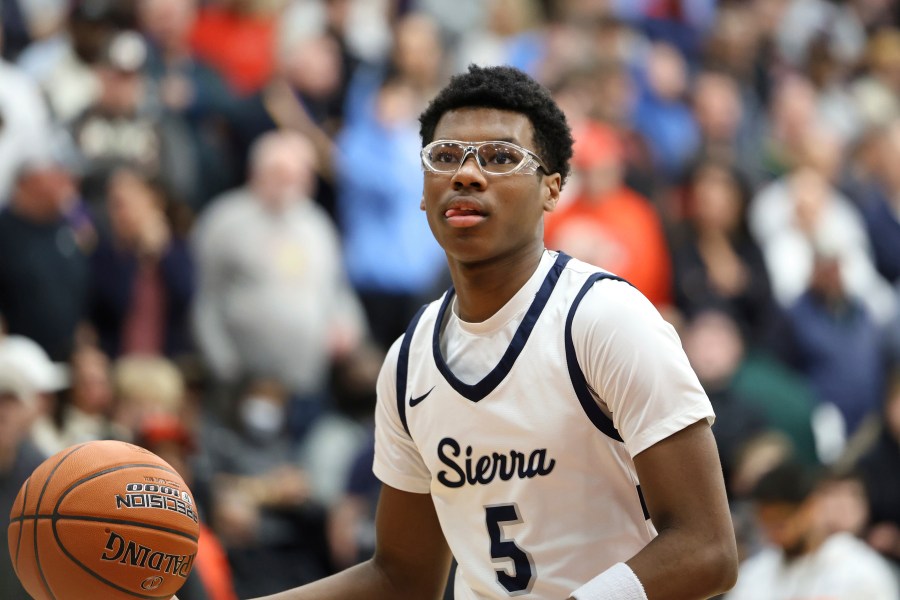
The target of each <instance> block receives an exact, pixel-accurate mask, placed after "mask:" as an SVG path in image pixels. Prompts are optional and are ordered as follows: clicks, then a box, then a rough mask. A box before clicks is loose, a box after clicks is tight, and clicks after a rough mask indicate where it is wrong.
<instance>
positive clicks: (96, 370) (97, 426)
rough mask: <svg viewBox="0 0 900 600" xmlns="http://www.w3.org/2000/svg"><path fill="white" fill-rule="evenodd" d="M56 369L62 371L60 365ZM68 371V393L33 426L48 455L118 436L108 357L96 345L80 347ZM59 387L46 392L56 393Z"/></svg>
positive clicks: (40, 444)
mask: <svg viewBox="0 0 900 600" xmlns="http://www.w3.org/2000/svg"><path fill="white" fill-rule="evenodd" d="M0 347H2V342H0ZM0 353H2V350H0ZM54 368H55V369H56V370H57V371H58V372H61V367H60V366H55V367H54ZM69 372H70V373H69V375H67V376H66V380H67V381H69V386H67V387H69V389H68V393H64V394H61V395H60V397H59V404H58V405H57V406H55V407H53V410H52V412H49V414H48V413H45V414H42V415H41V417H40V418H39V419H38V421H37V422H36V423H35V424H34V425H33V426H32V435H33V437H34V439H35V440H37V441H38V445H39V446H40V447H41V448H42V449H44V451H45V452H46V453H47V454H51V453H56V452H59V451H60V450H62V449H64V448H67V447H69V446H72V445H74V444H81V443H84V442H90V441H93V440H105V439H110V438H115V437H117V432H116V430H115V428H114V427H113V424H112V414H113V410H114V409H115V406H114V402H115V397H114V394H113V385H112V374H111V372H110V364H109V358H107V356H106V355H105V354H103V352H102V351H100V350H99V349H97V348H95V347H93V346H87V345H85V346H80V347H79V348H78V349H76V350H75V353H74V354H73V355H72V360H71V366H70V368H69ZM59 378H60V379H61V378H62V377H61V376H60V377H59ZM59 385H62V384H57V385H55V386H45V387H44V389H49V390H50V391H55V390H54V388H55V387H58V386H59Z"/></svg>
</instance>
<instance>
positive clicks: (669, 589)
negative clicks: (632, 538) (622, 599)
mask: <svg viewBox="0 0 900 600" xmlns="http://www.w3.org/2000/svg"><path fill="white" fill-rule="evenodd" d="M718 538H719V536H716V535H715V534H714V533H712V534H710V535H698V534H696V533H693V532H687V531H684V530H679V529H675V528H672V529H668V530H662V531H660V534H659V535H658V536H657V537H656V538H655V539H654V540H653V541H652V542H650V543H649V544H648V545H647V546H645V547H644V549H643V550H641V551H640V552H639V553H637V554H636V555H635V556H634V557H632V558H631V559H630V560H628V561H627V564H628V566H629V567H631V569H632V570H633V571H634V573H635V574H636V575H637V577H638V579H640V581H641V584H642V585H643V586H644V591H645V592H646V594H647V598H648V600H700V599H703V598H709V597H711V596H715V595H717V594H721V593H723V592H725V591H727V590H729V589H730V588H731V586H733V585H734V581H735V578H736V577H737V551H736V549H735V547H734V540H733V538H730V537H729V536H722V539H718Z"/></svg>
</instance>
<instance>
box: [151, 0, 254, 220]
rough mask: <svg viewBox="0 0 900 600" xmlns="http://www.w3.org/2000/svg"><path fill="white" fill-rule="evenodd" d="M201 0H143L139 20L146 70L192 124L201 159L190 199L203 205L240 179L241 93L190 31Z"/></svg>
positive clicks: (169, 106) (165, 99)
mask: <svg viewBox="0 0 900 600" xmlns="http://www.w3.org/2000/svg"><path fill="white" fill-rule="evenodd" d="M196 17H197V0H141V1H140V2H139V3H138V18H139V19H138V22H139V25H140V27H141V32H142V33H143V34H144V36H145V37H146V38H147V40H148V46H149V47H148V50H149V55H148V60H147V65H146V68H145V70H146V72H147V74H148V75H149V76H150V78H151V79H152V80H153V82H154V83H155V84H156V88H157V90H156V91H157V93H158V94H159V101H160V102H161V103H162V106H163V109H164V110H165V111H168V112H171V113H173V114H175V115H178V116H179V117H180V118H181V119H182V120H183V121H184V123H185V125H186V126H187V130H188V133H189V136H190V139H191V144H192V146H193V149H194V153H195V155H196V159H197V186H196V188H195V194H194V196H193V197H192V198H190V199H189V200H190V204H191V206H193V207H194V208H195V210H199V209H200V208H202V207H203V206H204V205H205V204H206V202H208V201H209V200H210V198H212V197H213V196H215V195H216V194H218V193H220V192H223V191H225V190H226V189H229V188H231V187H234V186H235V185H237V184H238V183H240V172H239V171H238V170H237V169H236V166H237V157H236V156H235V149H234V148H232V146H231V143H232V140H231V132H230V128H229V125H228V119H229V117H230V116H231V114H232V111H233V110H234V106H233V105H234V102H235V98H234V97H233V95H232V93H231V90H230V89H229V88H228V86H227V85H226V83H225V81H224V80H223V79H222V77H221V76H220V75H219V74H218V72H216V71H215V70H214V69H213V68H212V66H210V65H209V64H208V63H207V62H206V61H204V60H202V59H200V58H199V57H198V56H196V55H195V54H194V52H193V49H192V48H191V45H190V34H191V30H192V27H193V25H194V23H195V20H196Z"/></svg>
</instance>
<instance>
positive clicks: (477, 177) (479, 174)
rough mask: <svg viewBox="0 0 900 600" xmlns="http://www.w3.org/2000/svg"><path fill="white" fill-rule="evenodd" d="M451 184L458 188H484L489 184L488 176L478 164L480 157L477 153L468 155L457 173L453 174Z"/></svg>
mask: <svg viewBox="0 0 900 600" xmlns="http://www.w3.org/2000/svg"><path fill="white" fill-rule="evenodd" d="M451 184H452V185H453V189H457V190H458V189H465V188H467V187H472V188H475V189H483V188H484V187H485V186H487V178H486V177H485V176H484V172H483V171H482V170H481V167H480V166H478V158H477V157H476V156H475V155H472V154H470V155H469V156H466V158H465V160H463V163H462V164H461V165H460V166H459V168H458V169H457V170H456V173H454V174H453V177H452V179H451Z"/></svg>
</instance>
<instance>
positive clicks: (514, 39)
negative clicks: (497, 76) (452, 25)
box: [454, 0, 544, 76]
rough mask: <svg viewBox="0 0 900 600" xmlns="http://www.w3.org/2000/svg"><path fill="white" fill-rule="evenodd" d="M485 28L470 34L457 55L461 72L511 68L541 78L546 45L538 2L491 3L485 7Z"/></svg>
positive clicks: (511, 0)
mask: <svg viewBox="0 0 900 600" xmlns="http://www.w3.org/2000/svg"><path fill="white" fill-rule="evenodd" d="M485 5H486V6H485V7H484V9H483V10H484V12H485V13H486V14H485V15H484V18H483V19H482V21H481V27H479V28H474V29H470V30H468V31H466V32H465V33H464V34H463V36H462V38H461V39H460V40H459V46H458V51H457V53H456V64H455V65H454V67H455V69H456V70H457V71H464V70H465V69H466V67H467V66H468V65H470V64H472V63H475V64H477V65H479V66H488V65H509V66H513V67H516V68H518V69H521V70H522V71H525V72H526V73H528V74H530V75H531V76H537V75H538V67H539V65H540V63H541V61H542V60H543V54H544V42H543V39H542V37H543V36H542V35H541V31H540V30H539V29H538V28H536V25H537V24H538V22H539V18H540V17H541V8H540V3H539V2H538V1H537V0H490V1H489V2H486V3H485Z"/></svg>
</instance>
